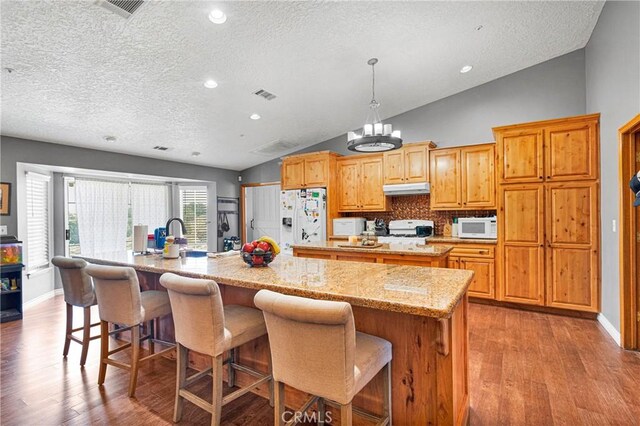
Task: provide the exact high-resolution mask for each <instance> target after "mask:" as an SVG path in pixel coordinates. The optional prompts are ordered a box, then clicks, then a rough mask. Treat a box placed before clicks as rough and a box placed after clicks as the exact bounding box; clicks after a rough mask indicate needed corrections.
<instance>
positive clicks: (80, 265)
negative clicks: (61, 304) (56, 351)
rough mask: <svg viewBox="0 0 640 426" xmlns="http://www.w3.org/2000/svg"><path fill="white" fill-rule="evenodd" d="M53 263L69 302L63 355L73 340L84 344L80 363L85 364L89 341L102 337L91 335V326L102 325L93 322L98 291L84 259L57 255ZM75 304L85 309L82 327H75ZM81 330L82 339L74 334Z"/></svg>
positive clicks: (67, 352)
mask: <svg viewBox="0 0 640 426" xmlns="http://www.w3.org/2000/svg"><path fill="white" fill-rule="evenodd" d="M51 263H53V264H54V265H55V266H56V267H57V268H58V271H59V272H60V278H61V280H62V291H63V293H64V301H65V303H66V304H67V327H66V331H65V338H64V349H63V351H62V356H64V357H65V358H66V356H67V355H68V354H69V345H70V344H71V342H72V341H74V342H76V343H80V344H81V345H82V352H81V354H80V365H81V366H84V364H85V362H86V360H87V353H88V351H89V342H90V341H91V340H95V339H99V338H100V335H97V336H93V337H91V328H92V327H96V326H98V325H100V323H99V322H97V323H95V324H91V307H92V306H94V305H96V304H97V303H98V302H97V301H96V293H95V291H94V290H93V283H92V282H91V277H90V276H89V275H87V273H86V272H85V270H84V268H85V267H86V266H87V262H85V261H84V260H82V259H71V258H69V257H63V256H56V257H54V258H53V259H51ZM74 306H77V307H80V308H82V309H83V314H84V325H83V326H82V327H77V328H73V307H74ZM80 330H82V339H78V338H77V337H76V336H74V335H73V333H75V332H76V331H80Z"/></svg>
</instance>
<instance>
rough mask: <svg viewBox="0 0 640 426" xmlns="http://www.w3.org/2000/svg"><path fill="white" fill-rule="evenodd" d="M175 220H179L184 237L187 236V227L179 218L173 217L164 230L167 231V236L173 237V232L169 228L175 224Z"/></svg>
mask: <svg viewBox="0 0 640 426" xmlns="http://www.w3.org/2000/svg"><path fill="white" fill-rule="evenodd" d="M174 220H177V221H178V222H180V225H181V226H182V236H183V237H184V236H185V235H186V234H187V227H186V226H185V225H184V222H183V221H182V219H180V218H179V217H172V218H171V219H169V220H168V221H167V224H166V226H165V227H164V229H166V232H167V235H171V232H170V231H171V230H170V229H169V226H170V225H171V222H173V221H174Z"/></svg>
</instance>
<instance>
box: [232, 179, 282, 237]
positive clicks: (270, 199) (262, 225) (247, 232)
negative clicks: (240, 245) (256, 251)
mask: <svg viewBox="0 0 640 426" xmlns="http://www.w3.org/2000/svg"><path fill="white" fill-rule="evenodd" d="M240 201H241V203H242V206H241V211H242V218H241V223H242V225H241V234H242V242H247V241H253V240H255V239H257V238H260V237H262V236H264V235H268V236H270V237H271V238H273V239H274V240H276V241H277V242H278V243H280V182H266V183H251V184H246V185H242V186H241V187H240Z"/></svg>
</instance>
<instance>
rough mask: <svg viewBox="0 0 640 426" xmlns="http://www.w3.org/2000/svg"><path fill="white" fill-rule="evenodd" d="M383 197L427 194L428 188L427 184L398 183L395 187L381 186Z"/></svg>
mask: <svg viewBox="0 0 640 426" xmlns="http://www.w3.org/2000/svg"><path fill="white" fill-rule="evenodd" d="M382 190H383V191H384V193H385V195H417V194H428V193H429V190H430V186H429V183H428V182H418V183H399V184H395V185H383V186H382Z"/></svg>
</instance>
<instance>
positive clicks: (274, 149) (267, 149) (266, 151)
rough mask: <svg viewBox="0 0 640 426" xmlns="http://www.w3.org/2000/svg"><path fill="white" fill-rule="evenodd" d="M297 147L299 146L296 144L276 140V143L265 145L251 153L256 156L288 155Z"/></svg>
mask: <svg viewBox="0 0 640 426" xmlns="http://www.w3.org/2000/svg"><path fill="white" fill-rule="evenodd" d="M297 146H298V145H297V144H296V143H294V142H285V141H281V140H276V141H273V142H269V143H267V144H264V145H262V146H259V147H258V148H256V149H254V150H253V151H251V152H252V153H254V154H261V155H278V154H284V153H287V152H289V151H291V150H292V149H293V148H295V147H297Z"/></svg>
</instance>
